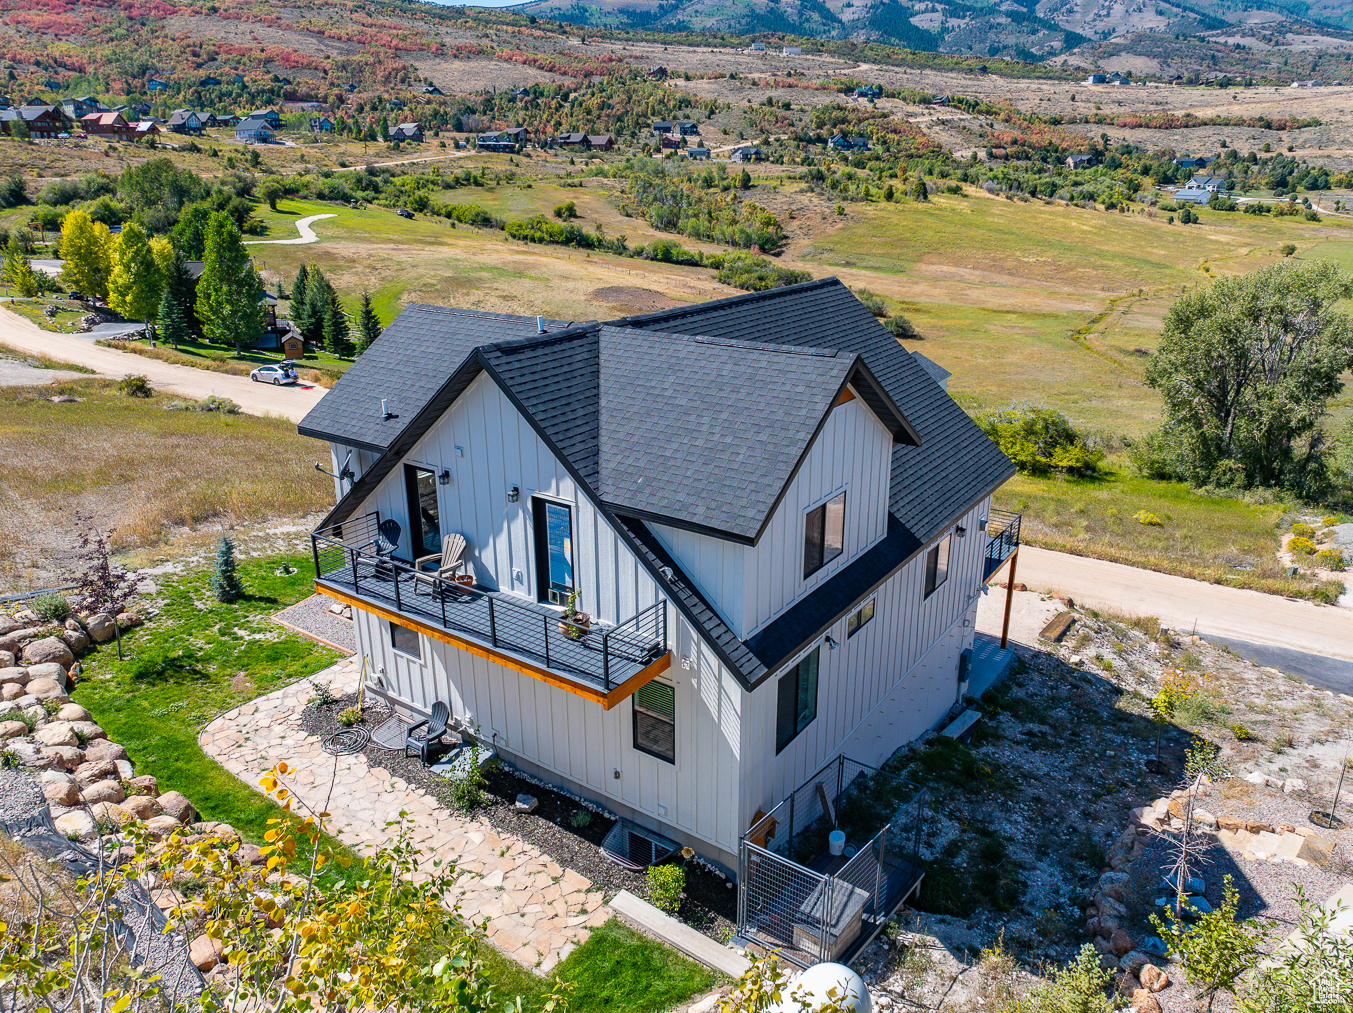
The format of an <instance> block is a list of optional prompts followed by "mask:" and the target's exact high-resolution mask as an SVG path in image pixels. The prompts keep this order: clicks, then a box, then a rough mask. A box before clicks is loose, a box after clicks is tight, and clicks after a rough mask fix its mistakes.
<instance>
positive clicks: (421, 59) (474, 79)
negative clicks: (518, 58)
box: [400, 52, 570, 95]
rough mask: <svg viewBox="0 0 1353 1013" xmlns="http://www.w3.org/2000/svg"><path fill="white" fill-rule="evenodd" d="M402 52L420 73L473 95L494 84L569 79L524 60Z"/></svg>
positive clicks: (513, 85) (453, 90) (447, 89)
mask: <svg viewBox="0 0 1353 1013" xmlns="http://www.w3.org/2000/svg"><path fill="white" fill-rule="evenodd" d="M400 55H401V56H403V57H404V59H406V60H408V61H409V62H410V63H412V64H413V65H414V66H415V67H417V68H418V73H420V74H422V75H423V76H424V77H429V78H431V79H432V83H433V84H435V85H436V86H437V87H438V88H440V89H441V90H442V91H444V92H447V93H449V94H451V93H454V94H463V95H470V94H473V93H475V92H480V91H485V90H487V89H491V88H492V89H497V90H502V89H503V88H514V89H515V88H525V87H527V86H529V85H532V84H549V83H552V82H561V81H568V80H570V78H567V77H563V76H561V75H559V74H552V73H550V72H549V71H548V70H537V69H536V68H535V67H528V66H526V65H525V64H521V63H510V62H507V61H505V60H495V59H493V58H492V57H487V56H485V57H475V56H472V57H468V58H459V59H458V58H456V57H453V56H435V55H433V54H432V53H426V52H404V53H401V54H400Z"/></svg>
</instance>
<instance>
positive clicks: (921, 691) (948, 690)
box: [742, 497, 991, 822]
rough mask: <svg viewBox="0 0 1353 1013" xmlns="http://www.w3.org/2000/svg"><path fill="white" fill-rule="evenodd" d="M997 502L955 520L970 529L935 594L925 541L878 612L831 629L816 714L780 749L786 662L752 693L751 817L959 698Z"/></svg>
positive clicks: (932, 719)
mask: <svg viewBox="0 0 1353 1013" xmlns="http://www.w3.org/2000/svg"><path fill="white" fill-rule="evenodd" d="M990 509H991V500H990V497H988V498H986V499H984V500H983V501H982V502H981V503H979V504H978V505H977V506H975V507H973V508H972V509H970V510H969V511H967V513H966V514H964V516H963V517H961V518H959V520H958V521H957V522H956V523H955V525H954V527H955V528H956V527H958V526H963V527H964V528H966V529H967V534H966V536H965V537H963V538H959V537H956V536H955V537H954V538H953V539H952V540H951V542H950V545H951V554H950V564H949V579H948V580H946V581H945V583H944V584H942V585H941V586H940V587H939V588H938V589H937V590H936V591H935V593H934V594H932V595H931V596H930V597H929V598H927V599H925V600H922V593H923V591H924V583H925V557H926V552H927V551H928V550H929V548H930V546H926V548H925V549H923V550H922V551H921V552H920V553H918V554H917V555H916V556H915V557H914V558H913V559H912V560H910V561H909V562H908V563H907V565H906V566H904V567H903V568H902V569H901V570H899V571H898V572H897V573H895V574H894V575H893V576H892V577H890V578H889V579H888V580H887V581H885V582H884V583H883V584H882V585H881V586H880V587H879V589H878V591H877V592H876V595H875V611H874V619H873V621H872V622H870V623H868V624H867V625H865V626H863V627H861V628H860V629H859V631H858V632H857V633H856V634H855V636H853V637H849V638H847V636H846V619H847V618H848V617H843V618H842V619H841V620H840V621H838V622H837V623H836V624H835V625H834V626H833V627H832V628H831V629H829V630H828V631H827V632H828V633H829V634H830V635H831V637H832V638H833V639H834V640H835V641H836V642H837V645H838V646H837V647H836V649H835V650H832V649H830V648H829V647H828V645H827V644H826V643H824V642H822V641H821V640H819V641H818V642H817V645H816V646H817V647H818V649H819V650H820V652H821V654H820V662H819V669H818V704H817V718H816V720H814V721H813V722H812V723H811V724H810V725H809V726H808V727H807V728H805V729H804V730H803V731H802V732H801V733H800V734H799V735H798V737H797V738H795V739H794V740H793V741H792V742H790V743H789V744H788V745H787V746H786V747H785V748H784V750H783V751H782V752H781V753H780V754H779V755H778V756H777V755H776V753H775V722H776V695H777V685H778V682H779V679H780V677H781V675H782V674H783V670H782V672H781V673H777V675H776V676H773V677H772V678H770V679H767V680H766V681H765V682H764V683H762V684H761V685H760V686H758V687H757V689H756V690H755V691H754V692H753V693H751V694H749V699H748V701H747V704H746V706H745V717H744V721H743V727H744V729H745V736H746V741H745V752H746V755H747V756H748V757H749V758H753V757H760V758H762V759H761V762H747V763H745V764H744V765H743V795H744V800H743V805H744V813H743V816H742V818H743V820H744V822H747V821H750V819H751V816H752V814H753V813H755V812H756V810H757V809H763V810H765V811H769V810H770V807H771V806H773V805H775V804H777V803H778V802H779V801H780V800H781V799H783V798H784V797H785V796H786V795H788V794H789V792H791V791H793V790H794V789H795V788H797V787H798V786H799V785H800V784H802V783H803V782H804V781H805V780H806V779H807V778H809V777H810V776H811V775H812V774H813V773H815V772H816V771H817V770H818V769H819V768H820V767H821V766H822V765H823V764H824V763H826V762H827V761H828V760H830V759H832V758H833V757H835V756H836V755H837V754H838V753H845V754H846V755H847V756H850V757H851V758H852V759H856V760H860V761H862V762H864V763H872V764H877V763H879V762H881V761H883V760H885V759H887V757H888V756H889V755H891V754H892V753H893V751H894V750H896V749H897V748H898V747H899V746H902V745H904V744H906V743H907V742H910V741H911V740H912V739H915V738H916V737H917V736H918V735H920V734H922V733H923V732H925V731H926V730H927V729H928V728H931V727H933V726H934V724H935V723H936V722H937V721H939V720H940V719H941V718H942V717H943V716H944V714H945V712H946V711H948V709H949V708H950V707H951V706H952V705H953V703H954V701H955V700H956V699H957V698H958V658H959V654H960V653H961V652H962V651H963V649H964V648H966V647H968V646H970V645H971V643H972V637H973V632H974V623H975V619H976V613H977V597H978V596H979V595H980V594H981V586H982V567H983V559H984V556H985V552H986V535H985V533H983V532H982V531H980V530H978V523H979V522H980V521H981V520H982V519H983V518H985V517H987V516H988V514H989V513H990ZM949 530H950V531H951V532H952V531H953V530H954V529H953V528H951V529H949ZM941 537H942V536H941ZM933 544H934V543H933V542H932V543H931V545H933ZM806 653H807V651H804V652H801V654H800V655H798V656H796V657H795V658H793V659H791V662H792V663H796V662H797V660H798V657H801V656H802V654H806ZM788 667H789V666H788V665H786V666H785V668H786V669H787V668H788Z"/></svg>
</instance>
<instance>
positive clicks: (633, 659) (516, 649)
mask: <svg viewBox="0 0 1353 1013" xmlns="http://www.w3.org/2000/svg"><path fill="white" fill-rule="evenodd" d="M379 524H380V515H379V514H377V513H371V514H366V515H365V516H363V517H358V518H354V519H352V520H350V521H345V522H343V523H342V524H336V525H332V526H331V527H328V528H322V529H320V530H319V531H315V532H314V533H312V534H311V536H310V542H311V546H312V549H313V552H314V559H315V579H316V580H317V581H318V582H319V583H320V584H325V585H329V586H331V587H333V588H334V589H336V590H340V591H346V592H348V593H350V594H353V595H355V596H356V597H359V598H362V599H365V600H368V601H371V602H372V603H373V604H379V605H382V606H384V607H385V608H387V609H389V608H390V607H393V609H394V611H395V612H398V613H400V614H402V615H405V616H408V617H409V618H410V619H414V620H417V621H419V622H422V623H428V624H432V625H438V626H440V627H441V628H442V629H444V630H446V631H448V632H453V633H455V634H456V635H457V636H459V637H462V638H464V639H468V640H471V641H474V642H477V643H479V644H481V645H482V646H484V647H490V648H493V649H495V650H498V651H503V652H506V653H508V654H510V655H514V656H516V657H518V658H520V659H522V660H524V661H529V662H531V663H533V664H535V665H537V666H540V667H544V668H546V669H549V670H550V671H551V672H554V673H557V674H559V675H562V676H565V677H567V678H569V679H571V680H573V681H575V682H578V683H580V684H582V685H584V686H588V687H591V688H593V689H599V690H601V691H602V692H603V693H606V692H609V691H610V690H612V689H614V688H615V687H616V686H619V685H620V684H621V683H623V682H625V681H626V680H627V679H629V678H630V677H631V676H633V675H635V674H637V673H638V672H639V671H641V670H642V669H644V668H646V667H647V666H648V665H650V664H652V663H653V662H654V661H656V660H657V659H658V658H660V657H662V655H663V654H664V653H665V652H666V651H667V603H666V601H665V600H662V599H659V600H658V601H657V602H655V603H654V604H652V605H650V606H649V607H648V608H646V609H644V610H643V611H642V612H640V613H639V614H638V615H636V616H634V617H632V618H630V619H627V620H626V621H625V622H623V623H620V624H619V625H617V626H606V625H602V624H594V625H592V626H590V627H583V626H577V625H575V624H573V623H562V622H561V613H560V612H559V610H558V609H552V608H549V607H548V606H544V605H537V604H535V603H532V602H528V601H523V600H522V599H521V598H518V597H515V596H511V595H506V594H502V593H501V592H498V591H489V590H486V589H484V588H479V587H465V586H463V585H460V584H457V583H455V582H454V581H451V580H443V579H441V578H439V577H437V576H436V575H435V574H432V573H427V572H419V571H417V570H416V568H415V567H414V565H413V564H412V563H410V562H408V561H406V560H403V559H398V558H396V557H394V556H392V555H387V554H383V553H381V552H378V551H376V548H375V535H376V531H377V528H378V527H379Z"/></svg>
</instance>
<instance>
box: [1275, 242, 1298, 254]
mask: <svg viewBox="0 0 1353 1013" xmlns="http://www.w3.org/2000/svg"><path fill="white" fill-rule="evenodd" d="M1278 252H1279V253H1281V254H1282V255H1283V256H1284V257H1290V256H1292V254H1294V253H1296V252H1297V247H1296V244H1295V243H1283V245H1282V246H1280V247H1278Z"/></svg>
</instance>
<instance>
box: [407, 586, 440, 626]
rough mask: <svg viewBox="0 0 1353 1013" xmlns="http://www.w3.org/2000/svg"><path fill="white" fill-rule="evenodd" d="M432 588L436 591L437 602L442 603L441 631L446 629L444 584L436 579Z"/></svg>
mask: <svg viewBox="0 0 1353 1013" xmlns="http://www.w3.org/2000/svg"><path fill="white" fill-rule="evenodd" d="M415 579H417V578H415ZM432 586H433V587H434V588H436V590H437V600H438V601H440V602H441V603H442V629H446V582H445V581H444V580H442V578H441V577H438V578H437V582H436V583H435V584H433V585H432Z"/></svg>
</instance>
